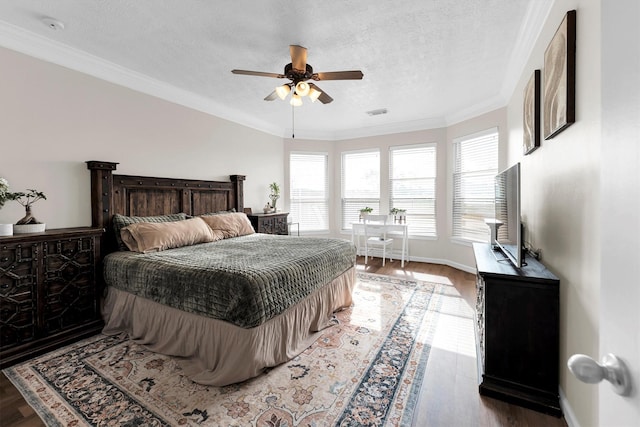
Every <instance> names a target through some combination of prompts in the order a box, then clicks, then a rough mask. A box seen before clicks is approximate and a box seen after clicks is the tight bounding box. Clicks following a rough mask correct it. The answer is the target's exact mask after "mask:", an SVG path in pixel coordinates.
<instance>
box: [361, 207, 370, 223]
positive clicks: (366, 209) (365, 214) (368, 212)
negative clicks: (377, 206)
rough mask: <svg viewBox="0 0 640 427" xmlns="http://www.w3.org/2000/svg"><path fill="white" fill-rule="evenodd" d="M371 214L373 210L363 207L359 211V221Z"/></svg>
mask: <svg viewBox="0 0 640 427" xmlns="http://www.w3.org/2000/svg"><path fill="white" fill-rule="evenodd" d="M371 212H373V208H370V207H369V206H365V207H364V208H362V209H360V218H359V219H360V220H361V221H362V220H363V219H364V217H365V216H367V215H369V214H370V213H371Z"/></svg>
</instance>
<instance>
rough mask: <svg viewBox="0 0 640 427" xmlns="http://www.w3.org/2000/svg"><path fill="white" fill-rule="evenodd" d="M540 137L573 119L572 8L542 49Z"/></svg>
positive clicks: (574, 47) (573, 30)
mask: <svg viewBox="0 0 640 427" xmlns="http://www.w3.org/2000/svg"><path fill="white" fill-rule="evenodd" d="M543 84H544V97H543V104H544V116H543V122H544V139H550V138H553V137H554V136H556V135H557V134H559V133H560V132H562V131H563V130H564V129H566V128H567V127H568V126H570V125H571V124H572V123H574V122H575V120H576V11H575V10H570V11H569V12H567V14H566V15H565V17H564V19H563V20H562V23H561V24H560V26H559V27H558V29H557V30H556V33H555V35H554V36H553V38H552V39H551V42H550V43H549V45H548V46H547V49H546V50H545V52H544V82H543Z"/></svg>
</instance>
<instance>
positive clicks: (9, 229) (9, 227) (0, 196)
mask: <svg viewBox="0 0 640 427" xmlns="http://www.w3.org/2000/svg"><path fill="white" fill-rule="evenodd" d="M9 200H14V195H13V193H10V192H9V182H8V181H7V180H6V179H4V178H0V209H2V207H3V206H4V204H5V203H6V202H8V201H9ZM12 235H13V224H0V236H12Z"/></svg>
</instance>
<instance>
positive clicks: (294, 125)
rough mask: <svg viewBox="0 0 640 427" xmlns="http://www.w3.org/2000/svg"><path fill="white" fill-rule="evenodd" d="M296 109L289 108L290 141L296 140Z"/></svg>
mask: <svg viewBox="0 0 640 427" xmlns="http://www.w3.org/2000/svg"><path fill="white" fill-rule="evenodd" d="M295 111H296V107H294V106H293V105H292V106H291V139H295V138H296V133H295V130H296V115H295Z"/></svg>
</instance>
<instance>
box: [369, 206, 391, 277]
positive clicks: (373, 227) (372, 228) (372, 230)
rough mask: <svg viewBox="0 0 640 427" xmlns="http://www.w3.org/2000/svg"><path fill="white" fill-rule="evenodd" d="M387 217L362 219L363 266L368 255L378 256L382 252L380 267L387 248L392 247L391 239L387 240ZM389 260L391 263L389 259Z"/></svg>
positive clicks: (374, 216)
mask: <svg viewBox="0 0 640 427" xmlns="http://www.w3.org/2000/svg"><path fill="white" fill-rule="evenodd" d="M388 220H389V216H388V215H367V216H366V217H365V218H364V264H365V265H366V264H367V262H368V260H369V254H370V253H374V254H379V253H380V250H382V266H383V267H384V264H385V258H386V256H387V247H390V246H391V245H393V239H389V238H387V221H388ZM372 256H373V255H372ZM389 260H391V261H393V259H391V257H389Z"/></svg>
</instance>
